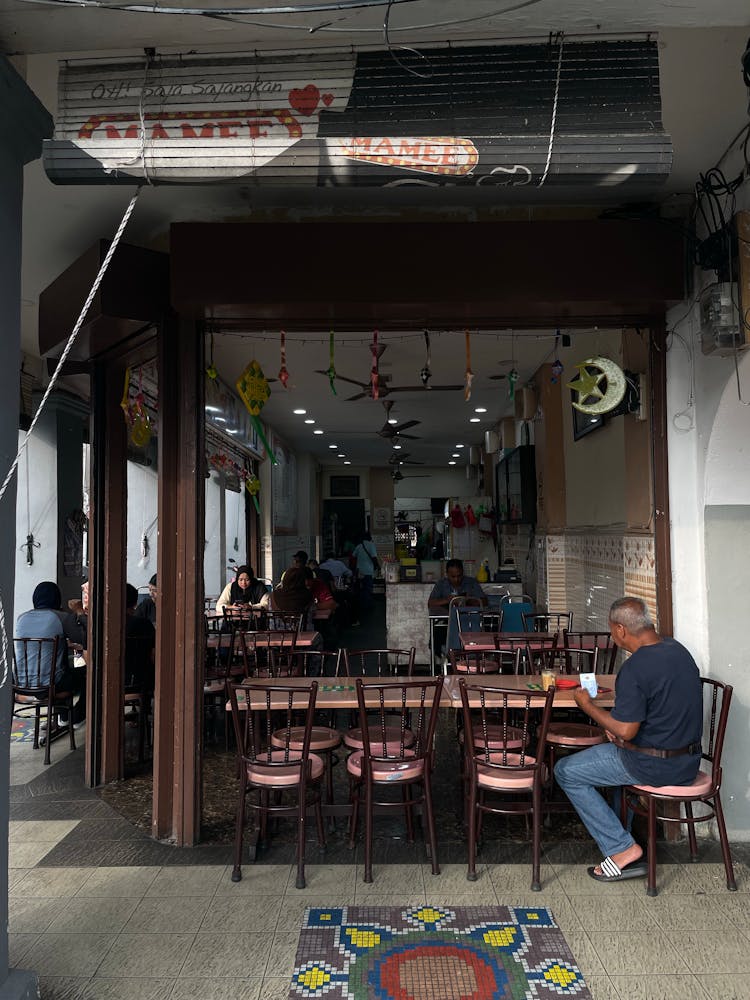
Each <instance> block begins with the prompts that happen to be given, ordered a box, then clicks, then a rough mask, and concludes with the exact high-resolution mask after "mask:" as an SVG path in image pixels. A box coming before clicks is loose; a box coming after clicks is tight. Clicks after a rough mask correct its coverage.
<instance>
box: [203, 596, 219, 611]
mask: <svg viewBox="0 0 750 1000" xmlns="http://www.w3.org/2000/svg"><path fill="white" fill-rule="evenodd" d="M217 601H218V597H204V598H203V610H204V611H213V610H214V608H215V607H216V602H217Z"/></svg>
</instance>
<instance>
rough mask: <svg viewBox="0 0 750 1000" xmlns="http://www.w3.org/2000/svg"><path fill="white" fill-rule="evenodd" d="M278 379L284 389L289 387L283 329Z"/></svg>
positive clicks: (282, 332)
mask: <svg viewBox="0 0 750 1000" xmlns="http://www.w3.org/2000/svg"><path fill="white" fill-rule="evenodd" d="M278 379H279V382H281V384H282V385H283V386H284V388H285V389H288V388H289V385H288V383H289V372H288V371H287V368H286V334H285V333H284V331H283V330H282V331H281V368H279V374H278Z"/></svg>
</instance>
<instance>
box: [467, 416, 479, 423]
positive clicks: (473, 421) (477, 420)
mask: <svg viewBox="0 0 750 1000" xmlns="http://www.w3.org/2000/svg"><path fill="white" fill-rule="evenodd" d="M469 423H470V424H479V423H481V420H480V419H479V417H469Z"/></svg>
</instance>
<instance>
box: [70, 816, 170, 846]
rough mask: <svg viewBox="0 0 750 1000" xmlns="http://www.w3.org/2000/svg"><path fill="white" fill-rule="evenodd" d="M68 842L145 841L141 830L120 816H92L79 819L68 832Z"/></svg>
mask: <svg viewBox="0 0 750 1000" xmlns="http://www.w3.org/2000/svg"><path fill="white" fill-rule="evenodd" d="M69 837H70V841H71V842H74V843H77V842H80V841H85V842H88V843H91V842H92V841H97V840H146V839H148V838H147V836H146V834H145V833H144V832H143V830H139V829H138V827H136V826H133V824H132V823H131V822H130V821H129V820H127V819H125V818H124V817H122V816H107V817H103V816H102V817H99V816H92V817H87V818H84V819H81V820H79V821H78V823H77V824H76V826H75V829H73V830H71V831H70V834H69ZM149 842H150V841H149Z"/></svg>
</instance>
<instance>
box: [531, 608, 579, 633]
mask: <svg viewBox="0 0 750 1000" xmlns="http://www.w3.org/2000/svg"><path fill="white" fill-rule="evenodd" d="M521 620H522V621H523V628H524V631H525V632H562V631H563V629H571V628H572V627H573V612H572V611H548V612H545V613H544V614H536V613H534V612H531V613H529V612H528V611H524V612H522V613H521Z"/></svg>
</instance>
